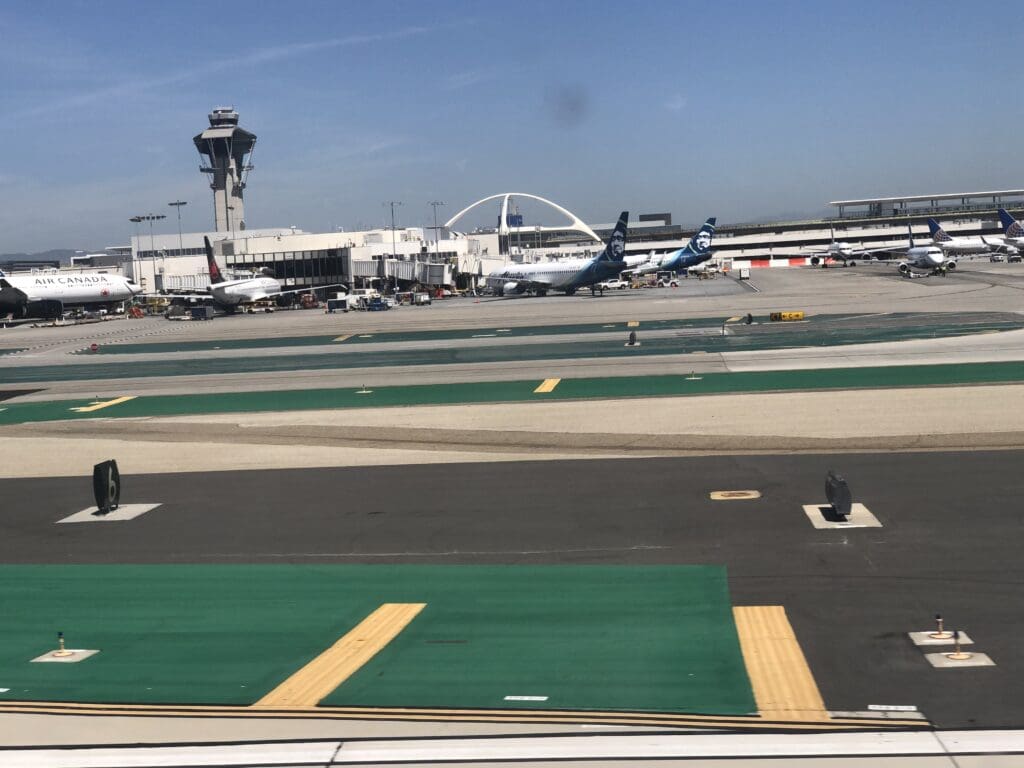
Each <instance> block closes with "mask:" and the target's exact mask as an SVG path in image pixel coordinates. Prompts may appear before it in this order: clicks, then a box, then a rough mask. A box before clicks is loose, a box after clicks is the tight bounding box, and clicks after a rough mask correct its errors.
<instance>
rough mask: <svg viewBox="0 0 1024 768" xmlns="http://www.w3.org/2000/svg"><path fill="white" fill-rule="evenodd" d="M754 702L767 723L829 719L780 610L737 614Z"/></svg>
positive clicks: (766, 608)
mask: <svg viewBox="0 0 1024 768" xmlns="http://www.w3.org/2000/svg"><path fill="white" fill-rule="evenodd" d="M732 612H733V618H734V619H735V621H736V632H737V634H738V635H739V638H740V647H741V649H742V651H743V661H744V663H745V664H746V666H747V675H748V676H749V677H750V684H751V686H752V687H753V689H754V700H755V701H756V702H757V708H758V710H759V711H760V712H761V717H763V718H764V719H766V720H787V721H807V722H821V721H823V720H828V711H827V710H826V709H825V702H824V701H823V700H822V698H821V693H819V692H818V685H817V683H815V682H814V676H813V675H812V674H811V670H810V667H808V666H807V660H806V659H805V658H804V653H803V651H802V650H801V649H800V643H799V642H797V639H796V635H795V634H794V633H793V628H792V627H791V626H790V624H789V619H787V618H786V609H785V608H783V607H782V606H781V605H757V606H749V607H735V608H733V609H732Z"/></svg>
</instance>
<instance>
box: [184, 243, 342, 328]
mask: <svg viewBox="0 0 1024 768" xmlns="http://www.w3.org/2000/svg"><path fill="white" fill-rule="evenodd" d="M203 242H204V243H205V245H206V263H207V265H208V266H209V270H210V287H209V289H208V295H209V298H211V299H212V300H213V303H214V304H216V305H217V306H218V307H220V308H221V309H223V310H224V311H225V312H227V313H228V314H233V313H234V312H236V311H237V310H238V307H239V306H242V305H245V304H252V303H253V302H255V301H262V300H263V299H269V298H271V297H275V296H286V295H288V294H291V293H310V292H311V291H313V290H314V289H312V288H296V289H293V290H287V291H284V290H281V283H280V282H278V280H277V279H276V278H274V277H271V276H270V275H267V274H266V273H264V274H257V275H253V276H252V277H243V278H241V279H238V280H225V279H224V275H223V273H222V272H221V271H220V267H218V266H217V259H216V257H215V256H214V255H213V246H212V245H210V238H208V237H204V238H203ZM337 287H340V286H337V285H325V286H317V288H316V289H315V290H323V289H325V288H337ZM197 297H202V294H184V295H173V296H171V297H170V298H172V299H195V298H197Z"/></svg>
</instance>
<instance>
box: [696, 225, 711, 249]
mask: <svg viewBox="0 0 1024 768" xmlns="http://www.w3.org/2000/svg"><path fill="white" fill-rule="evenodd" d="M693 244H694V245H695V246H696V247H697V250H698V251H699V252H703V251H706V250H707V249H708V248H710V247H711V233H710V232H708V231H707V230H704V229H702V230H701V231H700V232H698V233H697V236H696V237H695V238H694V239H693Z"/></svg>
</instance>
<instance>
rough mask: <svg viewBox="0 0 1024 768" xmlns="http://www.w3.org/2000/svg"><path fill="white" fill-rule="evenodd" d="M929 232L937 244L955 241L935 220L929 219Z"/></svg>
mask: <svg viewBox="0 0 1024 768" xmlns="http://www.w3.org/2000/svg"><path fill="white" fill-rule="evenodd" d="M928 231H929V232H930V233H931V236H932V240H933V241H935V242H936V243H940V242H945V241H947V240H952V239H953V238H951V237H950V236H949V235H948V234H946V230H944V229H943V228H942V227H940V226H939V222H937V221H936V220H935V219H928Z"/></svg>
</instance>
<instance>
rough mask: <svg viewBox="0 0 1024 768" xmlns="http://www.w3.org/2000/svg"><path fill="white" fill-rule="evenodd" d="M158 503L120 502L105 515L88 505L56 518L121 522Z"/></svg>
mask: <svg viewBox="0 0 1024 768" xmlns="http://www.w3.org/2000/svg"><path fill="white" fill-rule="evenodd" d="M159 506H160V505H159V504H122V505H121V506H119V507H118V508H117V509H115V510H112V511H110V512H108V513H107V514H105V515H97V514H96V512H97V511H98V508H97V507H89V508H88V509H83V510H82V511H81V512H75V514H73V515H70V516H68V517H65V518H64V519H63V520H58V521H57V522H58V523H114V522H123V521H125V520H134V519H135V518H136V517H138V516H139V515H144V514H146V513H147V512H151V511H153V510H154V509H156V508H157V507H159Z"/></svg>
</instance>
